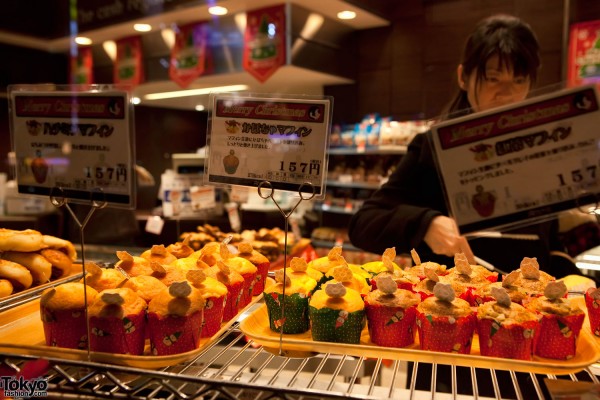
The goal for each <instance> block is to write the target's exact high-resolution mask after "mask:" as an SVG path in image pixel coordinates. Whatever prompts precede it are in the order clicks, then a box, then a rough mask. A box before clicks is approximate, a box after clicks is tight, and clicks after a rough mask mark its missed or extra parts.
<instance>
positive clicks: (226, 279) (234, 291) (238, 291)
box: [202, 261, 244, 322]
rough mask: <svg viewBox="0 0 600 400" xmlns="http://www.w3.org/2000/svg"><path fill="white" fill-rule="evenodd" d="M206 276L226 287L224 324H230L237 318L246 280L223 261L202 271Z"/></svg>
mask: <svg viewBox="0 0 600 400" xmlns="http://www.w3.org/2000/svg"><path fill="white" fill-rule="evenodd" d="M202 271H203V272H204V273H205V274H206V276H210V277H211V278H214V279H216V280H218V281H219V282H221V283H222V284H224V285H225V287H226V288H227V297H226V298H225V310H224V311H223V322H228V321H229V320H231V319H232V318H233V317H235V316H236V315H237V313H238V311H239V305H240V297H241V295H242V287H243V286H244V278H243V277H242V276H241V275H240V274H238V273H237V272H235V271H233V270H232V269H231V268H229V266H228V265H227V264H225V263H224V262H223V261H218V262H217V265H215V266H213V267H209V268H206V269H203V270H202Z"/></svg>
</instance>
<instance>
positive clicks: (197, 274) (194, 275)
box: [185, 269, 206, 285]
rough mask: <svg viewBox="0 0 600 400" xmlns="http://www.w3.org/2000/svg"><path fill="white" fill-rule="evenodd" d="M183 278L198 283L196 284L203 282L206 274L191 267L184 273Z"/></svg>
mask: <svg viewBox="0 0 600 400" xmlns="http://www.w3.org/2000/svg"><path fill="white" fill-rule="evenodd" d="M185 278H186V279H187V280H188V281H190V282H192V284H194V285H198V284H200V283H202V282H204V281H205V280H206V274H205V273H204V271H202V270H199V269H191V270H189V271H188V273H187V274H186V275H185Z"/></svg>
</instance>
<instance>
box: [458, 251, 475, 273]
mask: <svg viewBox="0 0 600 400" xmlns="http://www.w3.org/2000/svg"><path fill="white" fill-rule="evenodd" d="M454 266H455V267H456V270H457V271H458V273H459V274H463V275H468V276H470V275H471V273H472V272H473V269H472V268H471V264H469V260H467V256H465V254H464V253H456V254H455V255H454Z"/></svg>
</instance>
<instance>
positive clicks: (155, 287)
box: [119, 275, 167, 303]
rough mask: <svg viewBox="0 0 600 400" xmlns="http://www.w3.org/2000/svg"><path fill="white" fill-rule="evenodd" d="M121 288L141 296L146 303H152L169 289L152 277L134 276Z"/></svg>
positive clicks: (125, 281) (126, 280) (123, 283)
mask: <svg viewBox="0 0 600 400" xmlns="http://www.w3.org/2000/svg"><path fill="white" fill-rule="evenodd" d="M119 287H124V288H128V289H131V290H133V291H134V292H136V293H137V294H139V295H140V297H141V298H142V299H144V301H146V303H148V302H150V300H152V299H153V298H154V297H156V296H157V295H158V294H159V293H160V292H162V291H164V290H165V289H166V288H167V285H165V284H164V283H162V282H161V281H159V280H158V279H156V278H155V277H153V276H150V275H139V276H132V277H131V278H129V279H125V280H124V281H123V282H122V283H121V284H120V285H119Z"/></svg>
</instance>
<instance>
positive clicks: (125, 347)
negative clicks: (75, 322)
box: [88, 288, 147, 355]
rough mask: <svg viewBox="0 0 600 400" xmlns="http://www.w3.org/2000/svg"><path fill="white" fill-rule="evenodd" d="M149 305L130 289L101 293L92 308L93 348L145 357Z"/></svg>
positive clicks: (89, 314)
mask: <svg viewBox="0 0 600 400" xmlns="http://www.w3.org/2000/svg"><path fill="white" fill-rule="evenodd" d="M146 307H147V303H146V302H145V301H144V299H142V298H141V296H140V295H138V294H137V293H136V292H134V291H133V290H131V289H127V288H117V289H106V290H103V291H102V292H99V293H98V295H97V296H96V298H95V300H94V302H93V303H92V305H91V306H90V307H89V308H88V317H89V325H90V333H91V334H90V349H91V350H93V351H101V352H106V353H115V354H132V355H142V353H143V352H144V339H145V334H146Z"/></svg>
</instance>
